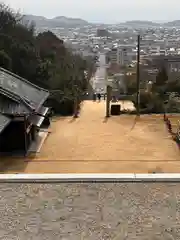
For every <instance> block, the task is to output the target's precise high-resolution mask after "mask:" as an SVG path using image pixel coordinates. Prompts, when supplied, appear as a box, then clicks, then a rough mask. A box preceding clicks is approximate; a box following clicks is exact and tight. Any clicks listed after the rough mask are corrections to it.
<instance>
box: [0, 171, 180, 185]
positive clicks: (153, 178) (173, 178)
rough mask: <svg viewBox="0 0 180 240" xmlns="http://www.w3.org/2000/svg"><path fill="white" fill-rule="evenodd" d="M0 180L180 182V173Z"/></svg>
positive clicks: (4, 178) (7, 177)
mask: <svg viewBox="0 0 180 240" xmlns="http://www.w3.org/2000/svg"><path fill="white" fill-rule="evenodd" d="M0 182H1V183H61V182H180V174H165V173H163V174H0Z"/></svg>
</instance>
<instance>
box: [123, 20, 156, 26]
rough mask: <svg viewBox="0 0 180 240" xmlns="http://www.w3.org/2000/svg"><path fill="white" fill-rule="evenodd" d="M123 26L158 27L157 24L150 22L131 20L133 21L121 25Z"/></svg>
mask: <svg viewBox="0 0 180 240" xmlns="http://www.w3.org/2000/svg"><path fill="white" fill-rule="evenodd" d="M121 25H124V26H145V27H146V26H160V24H159V23H156V22H152V21H140V20H133V21H126V22H124V23H121Z"/></svg>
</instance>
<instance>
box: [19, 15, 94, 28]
mask: <svg viewBox="0 0 180 240" xmlns="http://www.w3.org/2000/svg"><path fill="white" fill-rule="evenodd" d="M23 21H30V22H31V21H33V22H34V23H35V24H36V26H37V27H51V28H52V27H54V28H55V27H69V28H71V27H79V26H86V25H89V24H90V23H89V22H87V21H85V20H83V19H80V18H68V17H64V16H58V17H55V18H52V19H48V18H45V17H42V16H35V15H24V16H23Z"/></svg>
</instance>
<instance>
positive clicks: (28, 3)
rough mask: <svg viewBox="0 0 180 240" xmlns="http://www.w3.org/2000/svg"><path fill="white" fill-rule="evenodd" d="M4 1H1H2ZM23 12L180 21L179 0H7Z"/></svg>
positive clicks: (97, 19) (93, 19) (113, 19)
mask: <svg viewBox="0 0 180 240" xmlns="http://www.w3.org/2000/svg"><path fill="white" fill-rule="evenodd" d="M0 1H1V0H0ZM3 2H4V3H6V4H8V5H10V6H11V7H12V8H14V9H18V10H20V11H21V12H22V13H26V14H33V15H38V16H45V17H48V18H52V17H55V16H67V17H79V18H82V19H85V20H88V21H91V22H104V23H114V22H122V21H127V20H152V21H156V20H157V21H159V20H162V21H166V20H167V21H171V20H177V19H180V1H179V0H171V1H168V0H151V1H148V0H128V1H126V0H4V1H3Z"/></svg>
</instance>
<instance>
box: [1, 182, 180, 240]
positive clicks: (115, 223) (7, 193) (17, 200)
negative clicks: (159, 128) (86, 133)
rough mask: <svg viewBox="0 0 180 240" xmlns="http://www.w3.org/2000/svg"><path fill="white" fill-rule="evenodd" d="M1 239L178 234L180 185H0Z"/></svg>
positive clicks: (144, 238)
mask: <svg viewBox="0 0 180 240" xmlns="http://www.w3.org/2000/svg"><path fill="white" fill-rule="evenodd" d="M0 196H1V197H0V209H1V224H0V239H2V240H17V239H19V240H32V239H33V240H45V239H46V240H81V239H82V240H101V239H102V240H123V239H128V240H133V239H134V240H173V239H176V240H178V239H180V231H179V230H180V184H179V183H177V184H175V183H171V184H168V183H161V184H160V183H154V184H153V183H148V184H143V183H129V184H127V183H123V184H122V183H114V184H113V183H89V184H88V183H81V184H80V183H73V184H70V183H68V184H0Z"/></svg>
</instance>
